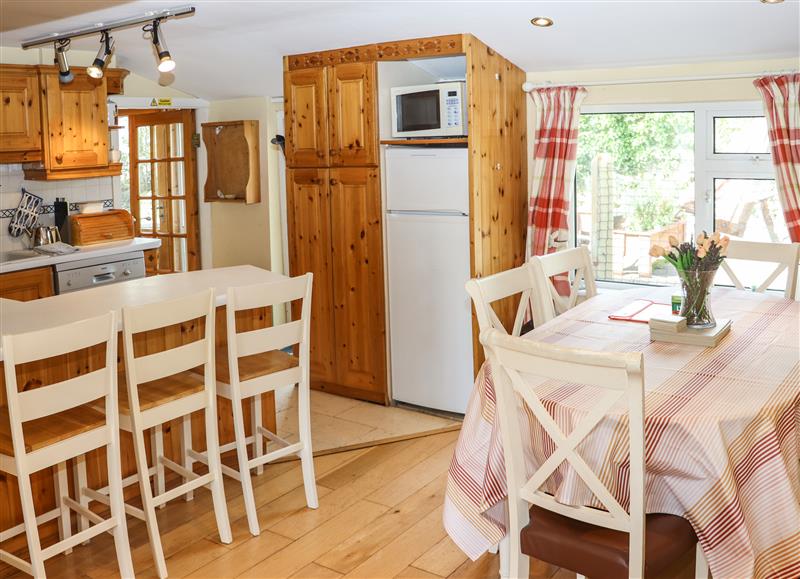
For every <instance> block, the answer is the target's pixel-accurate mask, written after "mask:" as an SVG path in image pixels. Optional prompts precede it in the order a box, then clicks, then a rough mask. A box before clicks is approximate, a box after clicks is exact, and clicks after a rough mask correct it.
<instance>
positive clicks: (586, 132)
mask: <svg viewBox="0 0 800 579" xmlns="http://www.w3.org/2000/svg"><path fill="white" fill-rule="evenodd" d="M600 153H606V154H608V155H610V156H611V157H612V159H613V164H614V173H615V179H614V187H615V192H616V194H615V199H616V206H615V214H617V215H623V216H624V217H625V229H627V230H631V231H651V230H653V229H658V228H661V227H664V226H667V225H669V224H671V223H673V222H674V221H675V218H676V216H677V214H678V213H679V210H680V206H679V204H678V203H677V201H676V200H677V199H678V198H680V197H682V193H684V192H685V191H687V190H690V189H691V187H692V184H693V182H694V174H693V166H694V159H693V155H694V114H693V113H671V112H670V113H612V114H583V115H581V120H580V137H579V146H578V158H577V196H578V205H579V206H583V207H591V188H592V160H593V159H594V158H595V157H596V156H597V155H598V154H600Z"/></svg>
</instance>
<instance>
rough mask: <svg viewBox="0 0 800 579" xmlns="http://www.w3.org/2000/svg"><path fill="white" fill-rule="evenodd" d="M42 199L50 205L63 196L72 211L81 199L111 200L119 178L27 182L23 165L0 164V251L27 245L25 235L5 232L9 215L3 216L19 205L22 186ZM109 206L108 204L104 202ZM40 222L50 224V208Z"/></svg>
mask: <svg viewBox="0 0 800 579" xmlns="http://www.w3.org/2000/svg"><path fill="white" fill-rule="evenodd" d="M23 187H24V188H25V190H26V191H29V192H31V193H33V194H34V195H38V196H39V197H42V198H43V199H44V205H46V206H52V205H53V203H54V202H55V200H56V197H64V198H65V199H66V200H67V203H69V204H70V213H74V212H75V211H74V209H75V206H74V205H73V204H74V203H82V202H84V201H107V200H109V199H114V196H115V194H118V192H119V190H120V183H119V177H98V178H95V179H76V180H74V181H73V180H65V181H26V180H25V176H24V174H23V173H22V165H7V164H0V210H1V211H0V252H6V251H13V250H16V249H23V248H25V247H27V244H28V238H27V236H25V235H23V236H22V237H11V236H10V235H9V234H8V222H9V218H6V217H4V216H5V215H8V214H9V212H8V211H6V210H14V209H16V207H17V205H18V204H19V200H20V197H21V195H22V188H23ZM106 205H108V203H106ZM39 219H40V221H41V223H42V225H53V219H54V216H53V213H52V211H49V212H45V213H42V214H41V216H40V218H39Z"/></svg>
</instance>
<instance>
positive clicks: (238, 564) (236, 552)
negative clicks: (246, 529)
mask: <svg viewBox="0 0 800 579" xmlns="http://www.w3.org/2000/svg"><path fill="white" fill-rule="evenodd" d="M290 543H291V541H290V540H289V539H287V538H286V537H281V536H280V535H276V534H274V533H270V532H269V531H263V530H262V531H261V534H260V535H259V536H258V537H252V538H250V539H249V540H247V541H244V542H243V543H240V544H239V545H236V546H235V548H233V549H228V550H227V551H226V553H224V554H223V555H222V556H220V557H218V558H217V559H215V560H214V561H212V562H211V563H209V564H207V565H204V566H203V567H201V568H198V569H196V570H195V571H194V572H193V573H190V574H189V575H188V577H194V578H197V579H215V578H218V577H236V576H238V575H241V574H243V573H245V572H246V571H247V570H248V569H250V568H252V567H253V566H254V565H256V564H257V563H259V562H260V561H263V560H264V559H266V558H267V557H269V556H270V555H273V554H275V553H277V552H278V551H280V550H281V549H283V548H284V547H286V546H287V545H289V544H290ZM167 569H168V570H169V571H170V576H172V570H171V569H170V568H169V566H167ZM252 576H253V575H251V577H252Z"/></svg>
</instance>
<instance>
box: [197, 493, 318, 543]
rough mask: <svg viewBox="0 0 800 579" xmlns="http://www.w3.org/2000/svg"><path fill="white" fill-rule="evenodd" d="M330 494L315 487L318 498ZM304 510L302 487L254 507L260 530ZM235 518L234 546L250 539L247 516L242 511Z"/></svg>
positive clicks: (232, 529) (213, 537)
mask: <svg viewBox="0 0 800 579" xmlns="http://www.w3.org/2000/svg"><path fill="white" fill-rule="evenodd" d="M330 492H331V489H329V488H327V487H323V486H319V485H317V496H318V497H319V498H323V497H325V496H327V495H328V494H330ZM306 508H308V505H307V504H306V493H305V489H304V488H303V487H302V486H299V487H296V488H294V489H292V490H290V491H289V492H288V493H286V494H284V495H281V496H280V497H278V498H277V499H275V500H274V501H272V502H269V503H267V504H265V505H260V506H257V507H256V509H257V510H256V513H257V514H258V524H259V527H260V528H261V529H269V528H270V526H272V525H274V524H276V523H278V522H279V521H282V520H283V519H285V518H286V517H288V516H289V515H292V514H294V513H296V512H298V511H301V510H303V509H306ZM232 516H233V514H232ZM235 516H237V517H238V518H237V519H236V520H233V521H231V533H232V534H233V543H232V544H234V545H235V544H236V543H238V542H239V541H240V540H247V539H248V538H250V537H252V535H251V534H250V527H249V524H248V522H247V514H246V513H245V512H244V510H242V511H241V512H238V513H236V514H235ZM208 538H209V539H210V540H212V541H215V542H218V541H219V538H218V537H217V536H216V535H215V534H213V533H212V534H211V535H209V536H208Z"/></svg>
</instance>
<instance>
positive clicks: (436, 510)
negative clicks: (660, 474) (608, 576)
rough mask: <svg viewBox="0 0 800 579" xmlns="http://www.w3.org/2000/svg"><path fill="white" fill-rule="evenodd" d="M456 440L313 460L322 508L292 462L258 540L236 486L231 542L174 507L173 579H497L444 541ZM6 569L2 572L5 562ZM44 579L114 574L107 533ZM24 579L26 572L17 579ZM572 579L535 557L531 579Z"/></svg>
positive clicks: (169, 536)
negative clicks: (310, 503) (309, 503)
mask: <svg viewBox="0 0 800 579" xmlns="http://www.w3.org/2000/svg"><path fill="white" fill-rule="evenodd" d="M457 435H458V433H457V432H447V433H444V434H437V435H433V436H426V437H423V438H417V439H414V440H405V441H402V442H396V443H391V444H386V445H382V446H376V447H371V448H366V449H360V450H353V451H349V452H343V453H337V454H330V455H326V456H320V457H318V458H317V459H315V464H316V469H317V481H318V490H319V495H320V506H319V509H316V510H310V509H307V508H306V507H305V498H304V494H303V486H302V475H301V473H300V466H299V462H297V461H293V462H286V463H281V464H275V465H270V466H268V467H267V468H266V469H265V470H264V474H263V475H261V476H259V477H255V478H254V479H253V480H254V484H255V485H256V487H255V494H256V504H257V507H258V512H259V518H260V522H261V535H260V536H259V537H253V536H252V535H250V533H249V532H248V530H247V521H246V519H245V516H244V507H243V503H242V497H241V490H240V487H239V484H238V483H236V482H235V481H233V480H231V479H228V478H226V495H227V500H228V512H229V515H230V518H231V525H232V527H233V535H234V540H233V543H231V544H230V545H222V544H221V543H220V542H219V540H218V538H217V533H216V526H215V523H214V515H213V511H212V508H211V501H210V494H209V493H208V492H207V491H199V492H196V493H195V499H194V500H193V501H191V502H184V501H183V500H182V499H178V500H175V501H173V502H171V503H169V504H168V505H167V506H166V508H165V509H163V510H161V511H159V514H158V518H159V525H160V526H161V536H162V541H163V545H164V551H165V554H166V556H167V567H168V570H169V574H170V577H173V578H175V577H203V578H212V577H305V578H319V579H326V578H335V577H362V578H370V579H377V578H383V577H387V578H388V577H402V578H414V577H416V578H436V577H461V578H483V577H486V578H490V577H491V578H496V577H498V557H497V556H496V555H485V556H483V557H482V558H481V559H479V560H478V561H476V562H472V561H469V560H468V559H467V558H466V556H465V555H464V554H463V553H462V552H461V551H460V550H459V549H458V548H457V547H456V546H455V545H454V544H453V542H452V541H451V540H450V539H449V538H448V537H447V535H446V533H445V531H444V528H443V527H442V502H443V497H444V491H445V480H446V476H447V468H448V466H449V464H450V459H451V457H452V452H453V447H454V444H455V441H456V438H457ZM128 528H129V531H130V536H131V548H132V552H133V563H134V567H135V569H136V574H137V577H154V576H155V570H154V568H153V561H152V558H151V555H150V548H149V544H148V541H147V534H146V532H145V529H144V525H143V523H141V522H140V521H138V520H135V519H131V518H128ZM0 565H2V564H0ZM46 567H47V574H48V577H59V578H60V577H64V578H67V577H69V578H72V577H91V578H93V579H97V578H101V577H114V576H116V575H117V567H116V558H115V556H114V549H113V543H112V541H111V538H110V536H108V535H104V536H102V537H100V538H97V539H94V540H93V541H92V543H90V544H89V545H88V546H81V547H78V548H76V549H75V550H74V551H73V552H72V554H71V555H68V556H59V557H56V558H54V559H51V560H50V561H48V562H47V565H46ZM16 576H20V577H22V575H15V577H16ZM574 576H575V575H574V574H573V573H569V572H567V571H565V570H559V569H557V568H555V567H552V566H550V565H547V564H544V563H541V562H537V561H534V562H532V564H531V577H535V578H540V579H544V578H553V579H571V578H573V577H574Z"/></svg>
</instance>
